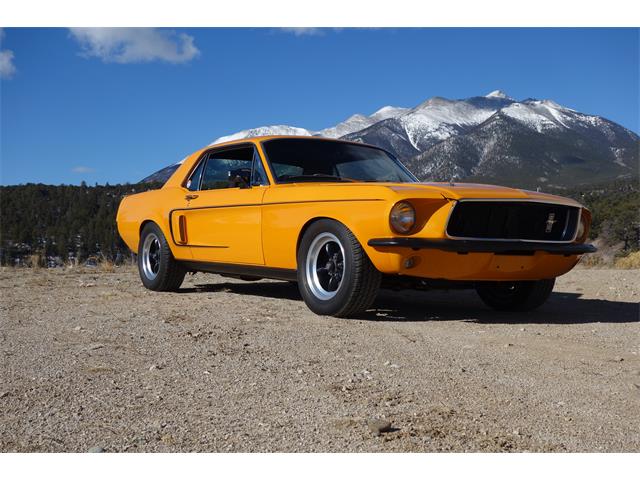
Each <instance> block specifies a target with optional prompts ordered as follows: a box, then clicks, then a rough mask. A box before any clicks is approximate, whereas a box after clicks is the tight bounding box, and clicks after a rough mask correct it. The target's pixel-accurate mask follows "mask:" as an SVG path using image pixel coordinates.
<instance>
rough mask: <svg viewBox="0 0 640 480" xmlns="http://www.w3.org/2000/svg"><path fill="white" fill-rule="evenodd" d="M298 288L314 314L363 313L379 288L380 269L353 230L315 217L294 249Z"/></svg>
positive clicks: (350, 314)
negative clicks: (375, 265)
mask: <svg viewBox="0 0 640 480" xmlns="http://www.w3.org/2000/svg"><path fill="white" fill-rule="evenodd" d="M297 261H298V288H299V290H300V294H301V295H302V298H303V299H304V301H305V303H306V304H307V306H308V307H309V309H310V310H311V311H313V312H314V313H317V314H318V315H332V316H335V317H351V316H356V315H358V314H361V313H363V312H364V311H365V310H366V309H367V308H369V307H370V306H371V305H372V304H373V301H374V300H375V298H376V296H377V294H378V289H379V288H380V279H381V274H380V272H379V271H378V270H377V269H376V268H375V267H374V266H373V264H372V263H371V260H369V257H368V256H367V254H366V253H365V251H364V250H363V248H362V245H360V242H358V240H357V239H356V237H355V236H354V235H353V233H352V232H351V231H350V230H349V229H348V228H347V227H345V226H344V225H342V224H341V223H339V222H336V221H334V220H329V219H325V220H318V221H317V222H315V223H313V224H311V225H310V226H309V227H308V228H307V230H306V231H305V233H304V235H303V237H302V239H301V241H300V246H299V248H298V253H297Z"/></svg>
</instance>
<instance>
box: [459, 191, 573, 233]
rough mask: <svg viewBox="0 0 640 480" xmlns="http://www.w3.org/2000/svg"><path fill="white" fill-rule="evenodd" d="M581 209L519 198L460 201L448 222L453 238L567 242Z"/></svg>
mask: <svg viewBox="0 0 640 480" xmlns="http://www.w3.org/2000/svg"><path fill="white" fill-rule="evenodd" d="M579 217H580V209H579V208H578V207H569V206H566V205H557V204H552V203H540V202H522V201H465V200H461V201H459V202H458V203H457V204H456V205H455V206H454V207H453V212H451V216H450V218H449V223H448V225H447V235H449V236H450V237H456V238H476V239H493V240H532V241H549V242H570V241H572V240H573V238H574V236H575V233H576V228H577V227H578V219H579Z"/></svg>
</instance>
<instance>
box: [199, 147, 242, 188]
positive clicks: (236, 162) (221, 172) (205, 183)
mask: <svg viewBox="0 0 640 480" xmlns="http://www.w3.org/2000/svg"><path fill="white" fill-rule="evenodd" d="M253 152H254V148H253V146H250V147H241V148H234V149H229V150H222V151H219V152H211V153H210V154H209V156H208V157H207V160H206V164H205V166H204V170H203V172H202V183H201V185H200V190H215V189H221V188H238V187H240V188H247V187H249V186H250V184H251V168H252V166H253Z"/></svg>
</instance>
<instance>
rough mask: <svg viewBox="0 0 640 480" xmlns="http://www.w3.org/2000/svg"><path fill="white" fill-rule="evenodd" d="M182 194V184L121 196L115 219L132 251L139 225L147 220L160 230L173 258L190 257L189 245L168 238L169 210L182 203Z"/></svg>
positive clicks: (134, 247)
mask: <svg viewBox="0 0 640 480" xmlns="http://www.w3.org/2000/svg"><path fill="white" fill-rule="evenodd" d="M184 195H185V193H184V190H183V189H182V188H179V187H165V188H161V189H159V190H150V191H148V192H143V193H138V194H135V195H129V196H127V197H125V198H124V199H123V200H122V202H120V207H119V208H118V214H117V217H116V222H117V224H118V232H119V233H120V236H121V237H122V239H123V240H124V242H125V243H126V244H127V246H128V247H129V248H130V249H131V250H132V251H133V252H135V253H137V252H138V244H139V242H140V231H141V229H142V226H143V224H145V223H146V222H149V221H151V222H154V223H156V224H157V225H158V226H159V227H160V229H161V230H162V233H163V234H164V236H165V238H166V239H167V242H168V243H169V245H170V247H171V251H172V253H173V256H174V257H175V258H178V259H183V260H188V259H190V258H191V252H190V249H189V248H188V247H180V246H178V245H175V244H174V242H173V241H172V237H171V228H170V225H169V212H170V211H171V210H172V209H173V208H178V207H180V206H182V204H183V203H185V200H184Z"/></svg>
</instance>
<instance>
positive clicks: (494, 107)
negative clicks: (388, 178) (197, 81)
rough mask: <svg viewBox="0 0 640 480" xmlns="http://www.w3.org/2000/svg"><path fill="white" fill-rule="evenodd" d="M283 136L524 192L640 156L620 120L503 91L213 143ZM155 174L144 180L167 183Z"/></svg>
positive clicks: (603, 174)
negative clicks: (355, 148) (342, 145)
mask: <svg viewBox="0 0 640 480" xmlns="http://www.w3.org/2000/svg"><path fill="white" fill-rule="evenodd" d="M280 134H285V135H305V136H323V137H328V138H340V139H345V140H351V141H356V142H363V143H368V144H372V145H377V146H379V147H382V148H385V149H386V150H388V151H390V152H391V153H392V154H394V155H395V156H396V157H398V158H399V159H400V160H401V161H403V162H404V163H405V164H406V165H407V166H408V167H409V168H411V169H412V170H414V172H415V173H416V174H417V175H418V177H419V178H421V179H423V180H435V181H438V180H439V181H446V180H451V179H453V180H456V181H461V180H462V181H464V180H473V181H491V182H497V183H500V182H502V183H504V184H507V185H510V186H523V187H532V186H541V185H542V186H544V185H549V186H554V187H569V186H575V185H579V184H582V183H593V182H599V181H608V180H613V179H616V178H626V177H628V176H630V175H633V174H634V173H636V171H637V169H638V159H639V157H640V155H639V148H638V146H639V145H640V137H638V135H637V134H635V133H634V132H632V131H631V130H628V129H626V128H625V127H623V126H621V125H618V124H617V123H615V122H612V121H610V120H607V119H605V118H603V117H600V116H598V115H590V114H585V113H581V112H578V111H577V110H574V109H572V108H569V107H566V106H563V105H560V104H559V103H557V102H555V101H554V100H551V99H542V100H540V99H535V98H526V99H524V100H515V99H513V98H512V97H510V96H509V95H507V94H506V93H505V92H503V91H501V90H494V91H492V92H490V93H488V94H487V95H484V96H474V97H469V98H465V99H457V100H451V99H447V98H444V97H439V96H434V97H430V98H428V99H427V100H425V101H423V102H422V103H420V104H418V105H416V106H415V107H413V108H405V107H392V106H385V107H382V108H381V109H378V110H377V111H376V112H374V113H373V114H371V115H363V114H359V113H357V114H354V115H352V116H350V117H349V118H347V119H346V120H344V121H343V122H340V123H338V124H337V125H335V126H333V127H328V128H325V129H322V130H318V131H312V130H308V129H305V128H302V127H295V126H289V125H271V126H263V127H258V128H253V129H247V130H243V131H241V132H236V133H234V134H231V135H227V136H224V137H220V138H218V139H216V140H215V141H214V142H212V143H211V145H215V144H217V143H221V142H222V141H228V140H233V139H241V138H249V137H252V136H260V135H280ZM164 170H167V169H164ZM157 174H160V172H156V174H154V175H151V176H149V177H147V178H146V179H145V180H143V181H147V180H150V179H151V180H155V181H158V180H162V178H161V177H162V176H161V175H157Z"/></svg>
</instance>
